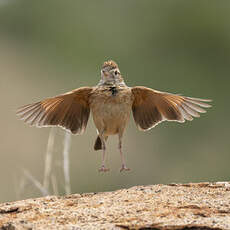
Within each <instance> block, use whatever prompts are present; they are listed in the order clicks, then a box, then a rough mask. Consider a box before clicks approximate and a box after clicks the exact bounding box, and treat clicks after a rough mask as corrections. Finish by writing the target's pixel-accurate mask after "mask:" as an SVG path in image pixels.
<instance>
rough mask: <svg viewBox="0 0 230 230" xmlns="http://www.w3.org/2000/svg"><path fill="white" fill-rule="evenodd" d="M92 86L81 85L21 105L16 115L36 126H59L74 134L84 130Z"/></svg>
mask: <svg viewBox="0 0 230 230" xmlns="http://www.w3.org/2000/svg"><path fill="white" fill-rule="evenodd" d="M92 89H93V88H91V87H82V88H78V89H76V90H73V91H71V92H68V93H66V94H62V95H59V96H56V97H53V98H47V99H45V100H43V101H40V102H37V103H34V104H29V105H25V106H22V107H21V108H19V109H18V110H17V115H18V116H19V117H20V118H21V119H22V120H24V121H25V122H26V123H28V124H30V125H35V126H37V127H45V126H61V127H63V128H65V129H67V130H70V131H71V132H72V133H74V134H81V133H83V132H84V130H85V128H86V125H87V122H88V118H89V114H90V108H89V102H88V99H89V96H90V92H91V91H92Z"/></svg>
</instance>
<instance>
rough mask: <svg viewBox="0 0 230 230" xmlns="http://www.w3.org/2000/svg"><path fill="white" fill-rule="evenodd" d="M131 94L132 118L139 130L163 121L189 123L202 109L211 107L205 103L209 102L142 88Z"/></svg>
mask: <svg viewBox="0 0 230 230" xmlns="http://www.w3.org/2000/svg"><path fill="white" fill-rule="evenodd" d="M132 94H133V96H134V101H133V105H132V110H133V117H134V120H135V122H136V124H137V126H138V128H139V129H141V130H148V129H151V128H153V127H154V126H156V125H157V124H158V123H160V122H162V121H165V120H168V121H177V122H184V121H185V120H189V121H191V120H193V117H199V116H200V115H199V113H205V112H206V111H205V110H204V109H203V108H202V107H204V108H209V107H211V105H209V104H207V103H206V102H210V101H211V100H206V99H198V98H191V97H183V96H180V95H176V94H170V93H164V92H160V91H156V90H153V89H150V88H146V87H143V86H137V87H133V88H132Z"/></svg>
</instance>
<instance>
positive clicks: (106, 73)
mask: <svg viewBox="0 0 230 230" xmlns="http://www.w3.org/2000/svg"><path fill="white" fill-rule="evenodd" d="M101 72H102V73H103V75H104V76H106V77H108V76H109V72H108V71H105V70H102V71H101Z"/></svg>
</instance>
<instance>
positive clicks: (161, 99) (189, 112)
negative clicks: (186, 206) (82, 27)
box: [17, 61, 210, 171]
mask: <svg viewBox="0 0 230 230" xmlns="http://www.w3.org/2000/svg"><path fill="white" fill-rule="evenodd" d="M207 102H210V100H205V99H198V98H191V97H184V96H180V95H175V94H170V93H164V92H160V91H156V90H153V89H150V88H146V87H143V86H136V87H128V86H126V84H125V83H124V80H123V78H122V76H121V74H120V70H119V69H118V65H117V64H116V63H115V62H114V61H107V62H105V63H104V64H103V66H102V70H101V80H100V82H99V83H98V85H97V86H95V87H82V88H78V89H76V90H73V91H71V92H68V93H66V94H62V95H59V96H56V97H53V98H48V99H44V100H43V101H40V102H37V103H34V104H29V105H26V106H23V107H21V108H19V109H18V110H17V114H18V116H19V117H20V118H21V119H22V120H24V121H25V122H26V123H28V124H30V125H34V126H38V127H45V126H61V127H63V128H64V129H67V130H69V131H71V132H72V133H73V134H82V133H83V132H84V131H85V128H86V125H87V122H88V118H89V114H90V111H91V112H92V116H93V120H94V123H95V126H96V128H97V132H98V137H97V139H96V142H95V145H94V149H95V150H100V149H102V150H103V162H102V167H101V168H100V171H107V170H108V169H107V168H106V167H105V150H106V148H105V147H106V144H105V143H106V140H107V139H108V136H110V135H115V134H117V135H118V137H119V150H120V155H121V158H122V168H121V171H122V170H129V169H128V168H127V167H126V165H125V159H124V155H123V152H122V136H123V133H124V130H125V127H126V125H127V123H128V121H129V117H130V113H131V111H132V112H133V117H134V120H135V123H136V125H137V126H138V128H139V129H140V130H148V129H151V128H153V127H154V126H156V125H157V124H158V123H160V122H162V121H165V120H168V121H177V122H184V121H185V120H190V121H191V120H192V119H193V117H199V116H200V115H199V113H205V112H206V111H205V110H204V109H203V108H202V107H204V108H208V107H210V105H209V104H207Z"/></svg>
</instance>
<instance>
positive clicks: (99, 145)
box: [94, 136, 108, 151]
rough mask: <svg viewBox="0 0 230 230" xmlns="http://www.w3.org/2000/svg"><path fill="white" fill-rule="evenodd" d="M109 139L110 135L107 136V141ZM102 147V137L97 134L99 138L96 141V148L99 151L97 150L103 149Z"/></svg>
mask: <svg viewBox="0 0 230 230" xmlns="http://www.w3.org/2000/svg"><path fill="white" fill-rule="evenodd" d="M107 139H108V136H106V137H105V141H107ZM101 149H102V143H101V138H100V137H99V136H97V139H96V141H95V144H94V150H95V151H97V150H101Z"/></svg>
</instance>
